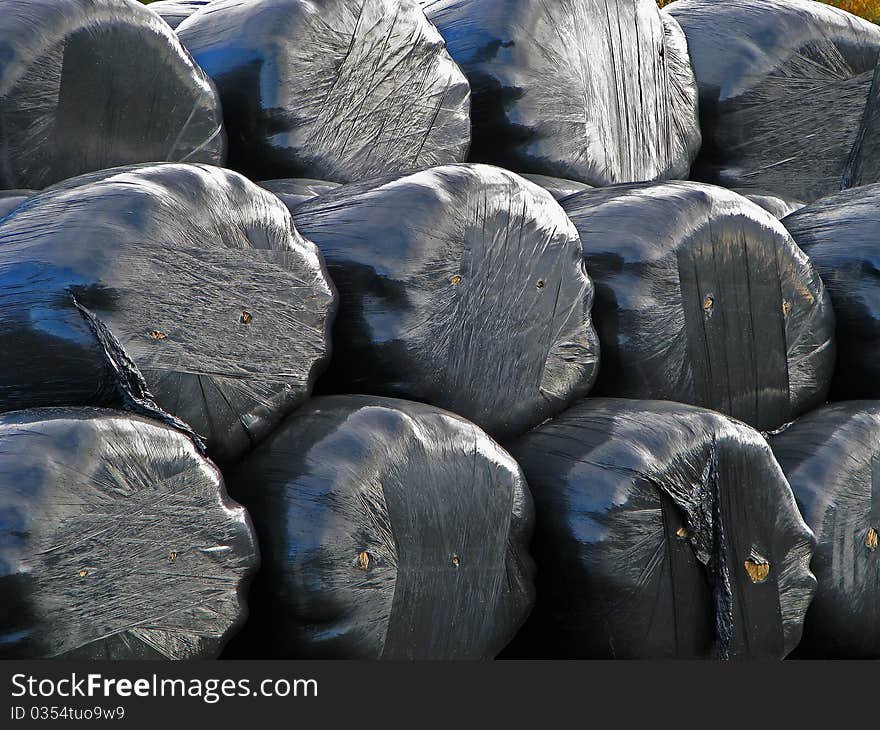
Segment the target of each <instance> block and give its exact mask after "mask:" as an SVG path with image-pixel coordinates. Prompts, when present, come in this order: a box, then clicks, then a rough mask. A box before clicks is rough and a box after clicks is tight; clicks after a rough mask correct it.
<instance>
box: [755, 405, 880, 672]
mask: <svg viewBox="0 0 880 730" xmlns="http://www.w3.org/2000/svg"><path fill="white" fill-rule="evenodd" d="M770 445H771V446H772V447H773V452H774V453H775V454H776V458H777V459H778V460H779V463H780V464H781V465H782V470H783V471H784V472H785V476H786V477H787V478H788V481H789V483H790V484H791V488H792V489H793V490H794V495H795V498H796V499H797V503H798V507H800V510H801V514H802V515H803V516H804V519H805V520H806V521H807V524H808V525H809V526H810V527H811V528H812V530H813V531H814V532H815V534H816V539H817V542H818V544H817V546H816V553H815V555H814V556H813V562H812V570H813V572H814V573H815V574H816V578H817V579H818V581H819V590H818V591H817V592H816V597H815V598H814V599H813V603H812V604H811V605H810V610H809V611H808V612H807V620H806V622H805V624H804V637H803V640H802V641H801V644H800V646H799V647H798V650H797V654H798V655H799V656H810V657H816V658H828V659H835V658H840V659H857V658H863V659H878V658H880V550H878V543H877V535H878V533H880V401H849V402H847V403H835V404H832V405H829V406H825V407H824V408H820V409H819V410H817V411H813V412H812V413H809V414H807V415H806V416H804V417H803V418H800V419H798V420H797V421H795V422H794V423H793V424H792V425H791V426H789V427H788V428H787V429H786V430H785V431H783V432H782V433H781V434H779V435H777V436H774V437H773V438H772V439H771V441H770Z"/></svg>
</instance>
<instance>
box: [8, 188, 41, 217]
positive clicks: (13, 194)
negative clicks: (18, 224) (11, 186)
mask: <svg viewBox="0 0 880 730" xmlns="http://www.w3.org/2000/svg"><path fill="white" fill-rule="evenodd" d="M34 192H35V191H33V190H0V218H3V217H4V216H6V215H9V213H11V212H12V211H13V210H15V209H16V208H17V207H18V206H19V205H20V204H21V203H23V202H24V201H25V200H27V199H28V198H29V197H30V196H31V195H33V194H34Z"/></svg>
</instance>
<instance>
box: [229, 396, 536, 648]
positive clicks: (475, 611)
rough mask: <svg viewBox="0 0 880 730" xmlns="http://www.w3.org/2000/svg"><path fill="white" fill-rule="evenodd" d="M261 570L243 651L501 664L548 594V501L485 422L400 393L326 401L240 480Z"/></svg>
mask: <svg viewBox="0 0 880 730" xmlns="http://www.w3.org/2000/svg"><path fill="white" fill-rule="evenodd" d="M230 490H231V491H232V494H233V495H234V496H235V497H236V498H237V499H240V500H241V501H242V502H243V503H244V504H245V506H246V507H247V508H248V511H249V512H250V514H251V516H252V518H253V520H254V524H255V526H256V531H257V534H258V535H259V540H260V552H261V555H262V556H263V561H262V567H261V570H260V573H259V575H258V576H257V579H256V581H255V583H254V587H253V590H252V591H251V593H250V597H249V607H250V620H249V623H248V625H247V626H246V627H245V629H244V631H243V633H242V634H241V635H240V636H239V637H238V638H237V639H236V641H235V642H234V644H233V645H231V646H230V649H229V652H228V654H229V655H233V656H250V657H254V656H256V657H260V658H265V657H267V656H268V657H273V656H274V657H286V658H291V657H296V658H298V657H312V658H347V659H353V658H357V659H487V658H491V657H494V656H495V655H496V654H497V653H498V652H499V651H500V650H501V649H502V648H503V647H504V645H505V644H506V643H507V642H508V641H509V640H510V639H511V638H512V636H513V635H514V634H515V632H516V631H517V629H518V628H519V627H520V625H521V624H522V622H523V621H524V620H525V617H526V616H527V615H528V612H529V610H530V609H531V606H532V604H533V602H534V585H533V581H534V565H533V563H532V561H531V558H530V557H529V554H528V541H529V539H530V537H531V533H532V525H533V519H534V517H533V510H532V501H531V497H530V495H529V491H528V488H527V486H526V482H525V480H524V479H523V476H522V472H521V470H520V468H519V466H518V465H517V464H516V462H515V461H514V460H513V458H511V456H510V455H509V454H507V453H506V452H505V451H503V450H502V449H501V447H499V446H498V445H497V444H496V443H495V442H494V441H492V439H490V438H489V437H488V436H487V435H486V434H485V433H484V432H483V431H481V430H480V429H479V428H477V427H476V426H474V425H473V424H471V423H468V422H467V421H465V420H464V419H462V418H460V417H458V416H455V415H453V414H451V413H448V412H445V411H442V410H440V409H438V408H433V407H431V406H427V405H423V404H419V403H411V402H407V401H401V400H396V399H391V398H371V397H368V396H356V395H354V396H331V397H326V398H316V399H314V400H312V401H310V402H309V403H308V404H307V405H305V406H304V407H303V408H301V409H300V410H298V411H297V412H296V413H294V414H293V415H291V416H290V417H289V418H288V419H287V420H286V421H285V422H284V424H283V425H282V426H281V428H280V429H279V430H278V431H276V432H275V433H274V434H272V436H270V437H269V439H267V440H266V441H265V442H264V443H263V444H262V445H260V446H259V447H258V448H257V449H256V450H255V451H254V452H253V454H251V455H250V456H249V457H248V458H247V459H246V460H245V461H244V462H243V463H242V465H241V466H240V468H239V469H238V470H237V472H236V474H235V475H234V476H232V477H230Z"/></svg>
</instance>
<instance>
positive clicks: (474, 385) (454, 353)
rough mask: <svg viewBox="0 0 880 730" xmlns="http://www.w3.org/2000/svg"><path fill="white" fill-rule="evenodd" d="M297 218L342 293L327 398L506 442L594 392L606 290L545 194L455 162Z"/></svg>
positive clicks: (330, 196) (344, 195) (325, 383)
mask: <svg viewBox="0 0 880 730" xmlns="http://www.w3.org/2000/svg"><path fill="white" fill-rule="evenodd" d="M294 220H295V221H296V225H297V227H298V228H299V229H300V230H301V231H302V232H303V235H304V236H306V237H307V238H308V239H309V240H311V241H314V242H315V243H316V244H317V245H318V247H319V248H320V249H321V252H322V253H323V254H324V257H325V259H326V261H327V266H328V269H329V271H330V275H331V276H332V278H333V282H334V283H335V284H336V286H337V287H338V289H339V301H340V305H339V314H338V315H337V318H336V323H335V326H334V329H333V359H332V361H331V363H330V367H329V369H328V371H327V373H326V375H325V376H324V377H323V378H322V379H321V382H320V383H319V386H318V387H319V388H320V389H321V390H322V391H323V392H347V393H374V394H377V395H386V396H395V397H400V398H408V399H411V400H418V401H422V402H426V403H431V404H433V405H436V406H439V407H441V408H446V409H448V410H450V411H453V412H455V413H459V414H461V415H462V416H464V417H465V418H467V419H469V420H471V421H473V422H474V423H476V424H477V425H479V426H480V427H481V428H484V429H485V430H486V431H488V432H489V433H490V434H491V435H492V436H494V437H495V438H498V439H502V440H503V439H507V438H511V437H514V436H519V435H520V434H522V433H524V432H525V431H526V430H528V429H529V428H530V427H532V426H535V425H537V424H538V423H540V422H541V421H543V420H544V419H546V418H549V417H550V416H552V415H553V414H554V413H558V412H559V411H561V410H562V409H564V408H565V407H566V405H567V404H568V403H570V402H571V401H572V400H574V399H575V398H578V397H581V396H584V395H586V393H587V392H588V391H589V389H590V386H591V385H592V383H593V380H594V379H595V377H596V371H597V369H598V357H599V348H598V341H597V339H596V334H595V331H594V330H593V325H592V323H591V321H590V308H591V306H592V299H593V285H592V282H591V281H590V279H589V277H588V276H587V273H586V271H585V269H584V264H583V249H582V248H581V244H580V241H579V240H578V237H577V232H576V231H575V229H574V226H573V225H572V224H571V221H569V220H568V218H567V217H566V216H565V213H564V212H563V210H562V208H561V207H560V206H559V204H558V203H557V202H556V201H555V200H553V198H552V196H551V195H550V194H549V193H548V192H547V191H546V190H544V189H542V188H539V187H538V186H537V185H534V184H533V183H530V182H528V181H527V180H524V179H523V178H521V177H519V176H518V175H515V174H513V173H511V172H508V171H506V170H502V169H500V168H497V167H490V166H487V165H446V166H441V167H435V168H432V169H429V170H423V171H420V172H417V173H413V174H410V175H404V176H402V177H399V178H383V179H380V180H373V181H369V182H365V183H361V184H355V185H346V186H342V187H340V188H337V189H336V190H333V191H330V192H329V193H326V194H325V195H322V196H321V197H319V198H315V199H314V200H312V201H307V202H305V203H303V204H302V205H300V206H299V207H298V208H296V209H295V211H294Z"/></svg>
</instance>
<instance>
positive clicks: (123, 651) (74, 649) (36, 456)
mask: <svg viewBox="0 0 880 730" xmlns="http://www.w3.org/2000/svg"><path fill="white" fill-rule="evenodd" d="M256 564H257V554H256V544H255V541H254V539H253V536H252V534H251V529H250V525H249V522H248V519H247V516H246V513H245V511H244V509H242V508H241V507H240V506H239V505H237V504H236V503H234V502H232V501H231V500H230V499H229V498H228V497H227V495H226V491H225V489H224V486H223V478H222V477H221V476H220V472H219V471H218V470H217V468H216V467H215V466H214V465H213V464H212V463H211V462H210V461H208V460H207V459H205V458H204V457H203V456H201V454H199V452H198V451H197V449H196V447H195V445H194V444H193V443H192V441H191V440H190V439H188V438H186V437H185V436H184V435H182V434H180V433H178V432H177V431H175V430H173V429H171V428H168V427H166V426H163V425H162V424H160V423H156V422H153V421H149V420H147V419H144V418H141V417H138V416H132V415H127V414H124V413H120V412H115V411H102V410H97V409H90V408H71V409H36V410H31V411H18V412H15V413H6V414H3V415H0V657H2V658H40V657H59V658H69V659H70V658H75V659H159V658H164V659H207V658H212V657H215V656H216V655H217V654H218V653H219V652H220V650H221V649H222V647H223V645H224V643H225V641H226V639H227V637H228V636H229V635H230V634H231V632H232V631H233V630H234V629H235V628H236V627H237V626H238V624H239V623H241V621H242V620H243V619H244V610H245V609H244V602H243V591H244V584H245V581H246V579H248V578H249V577H250V574H251V572H252V571H253V570H254V569H255V568H256Z"/></svg>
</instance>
